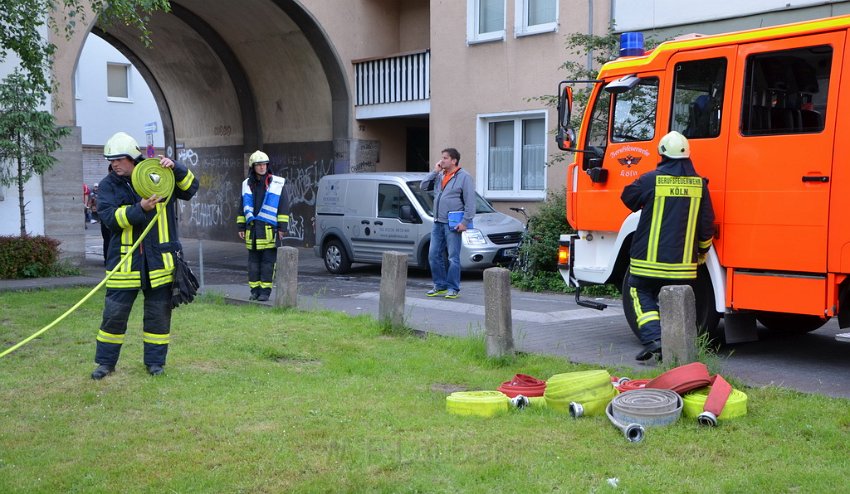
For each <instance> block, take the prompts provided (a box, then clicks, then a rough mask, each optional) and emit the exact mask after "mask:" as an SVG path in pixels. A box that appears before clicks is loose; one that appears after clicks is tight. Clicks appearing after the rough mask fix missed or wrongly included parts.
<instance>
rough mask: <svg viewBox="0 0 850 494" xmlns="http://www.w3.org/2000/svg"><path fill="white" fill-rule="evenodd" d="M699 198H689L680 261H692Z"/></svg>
mask: <svg viewBox="0 0 850 494" xmlns="http://www.w3.org/2000/svg"><path fill="white" fill-rule="evenodd" d="M699 201H700V200H699V199H696V198H694V199H691V203H690V207H689V208H688V226H687V230H685V249H684V251H683V252H682V262H684V263H689V262H693V261H694V237H695V236H696V233H697V216H698V215H699Z"/></svg>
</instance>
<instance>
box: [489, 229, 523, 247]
mask: <svg viewBox="0 0 850 494" xmlns="http://www.w3.org/2000/svg"><path fill="white" fill-rule="evenodd" d="M487 238H489V239H490V241H491V242H493V243H494V244H496V245H506V244H518V243H519V239H521V238H522V232H505V233H496V234H493V235H487Z"/></svg>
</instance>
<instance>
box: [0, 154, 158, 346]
mask: <svg viewBox="0 0 850 494" xmlns="http://www.w3.org/2000/svg"><path fill="white" fill-rule="evenodd" d="M146 163H147V164H146ZM142 165H144V166H142ZM154 165H155V166H154ZM154 167H155V168H156V169H154ZM137 175H138V177H137ZM130 180H131V182H132V184H133V189H134V190H135V191H136V193H137V194H139V195H140V196H142V197H143V198H145V199H147V198H148V197H150V196H151V195H153V194H157V195H158V196H160V197H164V198H166V199H165V200H164V201H163V202H164V203H167V201H168V200H170V199H171V194H172V193H173V192H174V183H175V181H174V171H173V170H171V168H162V167H161V166H160V163H159V160H156V159H147V160H144V161H142V162H141V163H139V164H138V165H136V167H135V168H134V169H133V175H132V177H130ZM158 219H159V215H154V217H153V219H152V220H151V222H150V223H149V224H148V226H147V227H145V229H144V231H142V234H141V235H140V236H139V238H138V239H137V240H136V243H134V244H133V246H132V247H130V250H129V251H127V253H126V254H124V257H122V258H121V260H120V261H118V264H116V265H115V267H114V268H113V269H112V271H109V272H108V273H106V277H105V278H103V280H101V282H100V283H98V284H97V286H95V287H94V288H92V289H91V291H90V292H89V293H87V294H86V295H85V296H84V297H83V298H82V299H80V301H79V302H77V303H76V304H74V305H73V306H72V307H71V308H70V309H68V310H67V311H65V313H64V314H62V315H61V316H59V317H57V318H56V319H54V320H53V322H51V323H50V324H48V325H47V326H45V327H43V328H41V329H39V330H38V331H36V332H35V333H33V334H31V335H30V336H28V337H26V338H24V339H23V340H21V341H20V342H18V343H17V344H15V345H13V346H11V347H9V348H7V349H6V350H4V351H3V352H2V353H0V358H3V357H5V356H6V355H8V354H10V353H12V352H14V351H15V350H17V349H18V348H20V347H22V346H24V345H26V344H27V343H29V342H30V341H32V340H34V339H35V338H38V337H39V336H40V335H42V334H44V333H45V332H46V331H47V330H49V329H50V328H52V327H54V326H56V325H57V324H59V323H60V322H62V320H64V319H65V318H66V317H68V316H69V315H71V313H73V312H74V311H75V310H77V309H78V308H79V307H80V306H81V305H83V304H84V303H85V302H86V301H87V300H88V299H90V298H91V297H92V295H94V294H95V293H97V291H98V290H100V287H102V286H103V285H105V284H106V282H107V281H109V279H110V278H112V276H113V275H114V274H115V273H116V272H118V270H119V269H120V268H121V265H122V264H124V263H125V262H128V261H129V259H130V256H132V255H133V252H135V251H136V249H137V248H139V244H141V243H142V240H144V238H145V237H146V236H147V234H148V232H150V231H151V229H152V228H153V227H154V225H156V223H157V220H158Z"/></svg>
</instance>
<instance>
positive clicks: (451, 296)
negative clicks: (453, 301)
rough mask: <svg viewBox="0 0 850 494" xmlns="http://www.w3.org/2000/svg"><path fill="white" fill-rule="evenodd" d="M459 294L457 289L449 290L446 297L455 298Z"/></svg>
mask: <svg viewBox="0 0 850 494" xmlns="http://www.w3.org/2000/svg"><path fill="white" fill-rule="evenodd" d="M458 295H460V292H458V291H457V290H449V291H447V292H446V298H457V297H458Z"/></svg>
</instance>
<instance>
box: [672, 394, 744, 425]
mask: <svg viewBox="0 0 850 494" xmlns="http://www.w3.org/2000/svg"><path fill="white" fill-rule="evenodd" d="M710 392H711V386H706V387H705V388H701V389H696V390H694V391H691V392H689V393H685V396H684V397H683V398H682V399H683V400H684V402H685V406H684V409H683V410H682V414H683V415H684V416H685V417H687V418H697V419H699V418H700V416H701V415H703V414H704V413H705V412H704V408H705V402H706V400H708V395H709V393H710ZM746 414H747V394H746V393H744V392H743V391H739V390H737V389H732V393H730V394H729V398H728V399H727V400H726V406H724V407H723V413H721V414H720V415H718V416H717V417H716V420H728V419H734V418H737V417H743V416H744V415H746ZM704 420H705V419H704ZM706 425H711V424H706Z"/></svg>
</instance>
